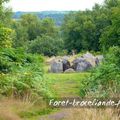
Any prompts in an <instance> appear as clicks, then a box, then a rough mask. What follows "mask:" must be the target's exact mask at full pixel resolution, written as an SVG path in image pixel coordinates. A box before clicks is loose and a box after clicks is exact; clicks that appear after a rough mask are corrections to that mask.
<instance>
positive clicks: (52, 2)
mask: <svg viewBox="0 0 120 120" xmlns="http://www.w3.org/2000/svg"><path fill="white" fill-rule="evenodd" d="M103 1H104V0H11V1H10V3H9V6H11V7H12V8H13V11H45V10H85V9H86V8H88V9H91V8H92V6H93V5H94V4H95V3H99V4H102V3H103Z"/></svg>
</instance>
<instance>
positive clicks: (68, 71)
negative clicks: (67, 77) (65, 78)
mask: <svg viewBox="0 0 120 120" xmlns="http://www.w3.org/2000/svg"><path fill="white" fill-rule="evenodd" d="M74 72H75V70H74V69H72V68H69V69H67V70H65V71H64V73H74Z"/></svg>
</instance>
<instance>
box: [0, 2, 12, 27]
mask: <svg viewBox="0 0 120 120" xmlns="http://www.w3.org/2000/svg"><path fill="white" fill-rule="evenodd" d="M8 1H9V0H0V24H2V25H4V26H6V27H8V26H10V23H11V16H12V10H11V9H10V8H6V7H5V6H4V5H3V4H4V3H7V2H8Z"/></svg>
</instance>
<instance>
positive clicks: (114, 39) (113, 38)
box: [100, 7, 120, 50]
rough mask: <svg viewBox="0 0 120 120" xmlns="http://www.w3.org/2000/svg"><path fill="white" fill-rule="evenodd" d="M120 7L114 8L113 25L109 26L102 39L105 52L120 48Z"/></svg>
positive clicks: (112, 14)
mask: <svg viewBox="0 0 120 120" xmlns="http://www.w3.org/2000/svg"><path fill="white" fill-rule="evenodd" d="M119 14H120V7H114V8H113V9H112V12H111V22H112V24H111V25H110V26H108V27H107V28H106V29H105V30H104V32H103V34H102V36H101V39H100V42H101V46H102V49H103V50H108V48H109V47H112V46H120V16H119Z"/></svg>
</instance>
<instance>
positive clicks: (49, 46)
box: [28, 35, 63, 56]
mask: <svg viewBox="0 0 120 120" xmlns="http://www.w3.org/2000/svg"><path fill="white" fill-rule="evenodd" d="M62 48H63V41H62V40H61V39H57V38H52V37H50V36H45V35H44V36H42V37H40V36H38V37H37V38H36V39H35V40H33V41H32V42H31V43H30V45H29V47H28V51H29V52H31V53H39V54H43V55H45V56H53V55H57V54H58V52H59V51H61V50H62Z"/></svg>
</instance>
